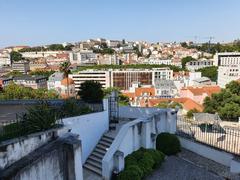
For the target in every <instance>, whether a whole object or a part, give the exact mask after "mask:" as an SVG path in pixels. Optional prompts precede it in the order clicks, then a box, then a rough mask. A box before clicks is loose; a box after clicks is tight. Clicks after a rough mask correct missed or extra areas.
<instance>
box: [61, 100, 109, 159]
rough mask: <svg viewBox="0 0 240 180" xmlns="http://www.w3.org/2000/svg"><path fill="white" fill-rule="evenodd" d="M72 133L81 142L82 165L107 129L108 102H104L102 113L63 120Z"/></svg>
mask: <svg viewBox="0 0 240 180" xmlns="http://www.w3.org/2000/svg"><path fill="white" fill-rule="evenodd" d="M63 123H64V125H65V126H66V128H68V129H69V130H71V132H72V133H74V134H78V135H79V138H80V140H81V142H82V163H84V162H85V161H86V159H87V157H88V156H89V155H90V154H91V152H92V151H93V149H94V147H95V146H96V145H97V143H98V141H99V140H100V139H101V137H102V135H103V133H105V132H106V131H107V130H108V128H109V114H108V101H107V100H104V111H102V112H98V113H91V114H86V115H82V116H77V117H71V118H66V119H63Z"/></svg>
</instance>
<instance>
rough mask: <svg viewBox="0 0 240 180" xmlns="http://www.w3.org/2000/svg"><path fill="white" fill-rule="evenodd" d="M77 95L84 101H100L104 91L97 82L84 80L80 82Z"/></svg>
mask: <svg viewBox="0 0 240 180" xmlns="http://www.w3.org/2000/svg"><path fill="white" fill-rule="evenodd" d="M78 95H79V96H80V98H81V99H82V100H83V101H85V102H90V103H91V102H101V101H102V99H103V97H104V92H103V90H102V85H101V84H100V83H99V82H96V81H85V82H84V83H82V84H81V86H80V90H79V91H78Z"/></svg>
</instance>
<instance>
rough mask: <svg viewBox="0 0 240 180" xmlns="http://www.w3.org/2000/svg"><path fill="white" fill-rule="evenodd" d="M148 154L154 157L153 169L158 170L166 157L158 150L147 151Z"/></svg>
mask: <svg viewBox="0 0 240 180" xmlns="http://www.w3.org/2000/svg"><path fill="white" fill-rule="evenodd" d="M147 153H149V154H150V155H151V156H152V159H153V160H154V166H153V168H154V169H155V168H158V167H159V166H160V165H161V164H162V162H163V161H164V158H165V155H164V154H163V153H162V152H161V151H158V150H154V149H147Z"/></svg>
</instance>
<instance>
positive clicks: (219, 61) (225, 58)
mask: <svg viewBox="0 0 240 180" xmlns="http://www.w3.org/2000/svg"><path fill="white" fill-rule="evenodd" d="M214 65H215V66H229V65H240V52H224V53H216V54H215V55H214Z"/></svg>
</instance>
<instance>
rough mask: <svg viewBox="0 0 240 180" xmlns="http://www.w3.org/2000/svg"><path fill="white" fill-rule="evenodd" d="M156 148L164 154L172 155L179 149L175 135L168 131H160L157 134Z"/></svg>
mask: <svg viewBox="0 0 240 180" xmlns="http://www.w3.org/2000/svg"><path fill="white" fill-rule="evenodd" d="M156 148H157V150H159V151H161V152H163V153H164V154H166V155H174V154H177V153H178V152H180V151H181V145H180V142H179V140H178V138H177V136H176V135H174V134H170V133H161V134H159V135H158V136H157V140H156Z"/></svg>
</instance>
